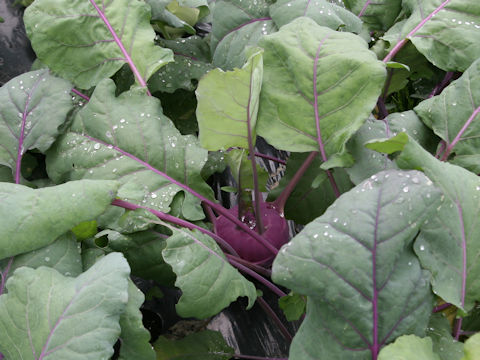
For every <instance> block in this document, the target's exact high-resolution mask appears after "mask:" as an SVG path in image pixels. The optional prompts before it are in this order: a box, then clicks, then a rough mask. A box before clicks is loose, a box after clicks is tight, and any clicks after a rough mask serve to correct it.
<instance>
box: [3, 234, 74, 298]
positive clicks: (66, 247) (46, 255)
mask: <svg viewBox="0 0 480 360" xmlns="http://www.w3.org/2000/svg"><path fill="white" fill-rule="evenodd" d="M22 266H28V267H30V268H34V269H36V268H38V267H40V266H48V267H51V268H53V269H55V270H57V271H58V272H59V273H60V274H63V275H65V276H73V277H76V276H78V275H79V274H80V273H81V272H82V271H83V268H82V258H81V256H80V243H79V242H77V239H75V236H74V235H73V234H72V233H71V232H68V233H66V234H63V235H61V236H60V237H59V238H58V239H57V240H55V242H53V243H52V244H50V245H47V246H45V247H43V248H40V249H38V250H33V251H30V252H28V253H25V254H21V255H17V256H15V257H12V258H9V259H3V260H0V274H1V277H2V279H3V281H4V282H5V281H6V280H7V279H8V278H9V277H10V276H11V275H12V274H13V272H14V271H15V270H16V269H18V268H20V267H22ZM2 290H5V289H0V294H1V293H2Z"/></svg>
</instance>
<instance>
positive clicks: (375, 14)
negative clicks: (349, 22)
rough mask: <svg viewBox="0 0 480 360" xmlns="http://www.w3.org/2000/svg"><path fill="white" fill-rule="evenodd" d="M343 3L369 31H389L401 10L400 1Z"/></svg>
mask: <svg viewBox="0 0 480 360" xmlns="http://www.w3.org/2000/svg"><path fill="white" fill-rule="evenodd" d="M343 2H344V3H345V5H346V7H347V8H348V9H350V10H351V11H352V12H353V13H354V14H355V15H358V16H359V17H360V18H361V19H362V21H363V22H364V23H365V24H366V26H367V28H368V29H369V30H370V31H372V30H383V31H385V30H387V29H389V28H390V26H392V25H393V23H394V22H395V19H396V18H397V16H398V14H399V13H400V10H401V9H402V0H375V1H372V0H344V1H343Z"/></svg>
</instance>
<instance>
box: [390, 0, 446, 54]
mask: <svg viewBox="0 0 480 360" xmlns="http://www.w3.org/2000/svg"><path fill="white" fill-rule="evenodd" d="M450 1H451V0H445V1H444V2H443V3H442V4H441V5H440V6H439V7H438V8H436V9H435V10H433V11H432V12H431V13H430V14H429V15H428V16H427V17H426V18H425V19H423V20H422V21H421V22H420V23H419V24H418V25H417V26H415V27H414V28H413V30H412V31H410V32H409V33H408V34H407V36H405V38H404V39H402V40H401V41H399V42H398V43H397V45H395V46H394V47H393V49H392V50H390V52H389V53H388V54H387V56H385V59H383V62H384V63H386V62H388V61H390V60H392V59H393V57H394V56H395V55H397V53H398V52H399V51H400V49H401V48H402V47H403V46H404V45H405V44H406V43H407V41H408V39H409V38H410V37H412V36H413V35H414V34H415V33H416V32H417V31H418V30H420V28H421V27H422V26H423V25H425V23H426V22H427V21H429V20H430V19H431V18H432V17H433V16H434V15H436V14H437V13H438V12H440V10H442V9H443V8H444V7H445V6H447V4H448V3H449V2H450Z"/></svg>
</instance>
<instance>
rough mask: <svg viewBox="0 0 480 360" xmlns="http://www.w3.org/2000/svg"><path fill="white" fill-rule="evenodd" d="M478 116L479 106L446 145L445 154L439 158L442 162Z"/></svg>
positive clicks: (479, 112)
mask: <svg viewBox="0 0 480 360" xmlns="http://www.w3.org/2000/svg"><path fill="white" fill-rule="evenodd" d="M478 114H480V106H479V107H477V108H476V109H475V110H474V111H473V113H472V115H471V116H470V117H469V118H468V120H467V122H466V123H465V124H464V125H463V127H462V128H461V129H460V131H459V132H458V134H457V136H455V139H453V140H452V142H451V143H450V144H448V146H447V148H446V149H445V152H444V153H443V156H442V158H441V160H442V161H445V160H447V158H448V156H449V155H450V153H451V152H452V149H453V147H454V146H455V145H457V143H458V142H459V141H460V138H461V137H462V135H463V134H464V133H465V131H466V130H467V128H468V127H469V126H470V124H471V123H472V122H473V120H474V119H475V117H476V116H477V115H478Z"/></svg>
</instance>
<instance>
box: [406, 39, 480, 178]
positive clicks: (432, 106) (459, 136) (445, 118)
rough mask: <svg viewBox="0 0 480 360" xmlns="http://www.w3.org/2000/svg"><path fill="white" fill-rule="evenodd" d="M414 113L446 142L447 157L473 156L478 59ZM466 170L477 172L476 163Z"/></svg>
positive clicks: (477, 130) (478, 128)
mask: <svg viewBox="0 0 480 360" xmlns="http://www.w3.org/2000/svg"><path fill="white" fill-rule="evenodd" d="M479 36H480V30H479ZM414 110H415V112H416V113H417V114H418V115H419V116H420V117H421V118H422V120H423V122H424V123H425V124H426V125H427V126H428V127H430V128H431V129H433V131H434V132H435V134H437V135H438V136H439V137H440V138H442V139H443V140H444V141H445V142H446V151H447V155H448V153H450V152H451V151H452V152H454V153H455V154H456V155H459V156H462V157H463V156H467V157H468V156H470V155H473V156H475V157H476V156H477V155H478V148H479V147H480V140H479V139H478V137H479V135H480V125H479V122H478V120H479V119H480V115H479V114H480V59H478V60H477V61H475V62H474V63H473V64H472V65H471V66H470V67H469V68H468V69H467V71H465V73H464V74H463V75H462V76H461V77H460V78H459V79H458V80H455V81H454V82H452V83H451V84H450V85H449V86H447V87H446V88H445V89H444V90H443V91H442V93H441V94H440V95H438V96H434V97H432V98H430V99H428V100H425V101H422V102H421V103H420V104H419V105H418V106H417V107H415V109H414ZM475 119H477V121H475ZM445 158H446V157H445V156H444V157H443V159H445ZM469 169H470V170H472V171H475V172H477V170H480V164H479V163H477V164H475V165H474V166H469Z"/></svg>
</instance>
